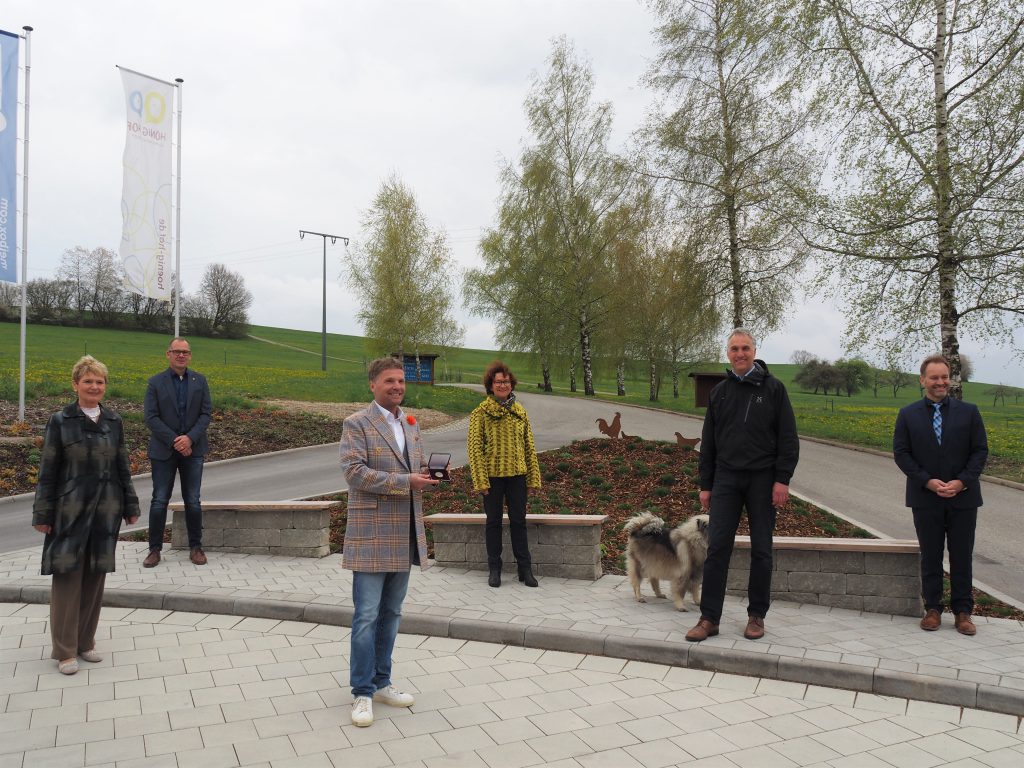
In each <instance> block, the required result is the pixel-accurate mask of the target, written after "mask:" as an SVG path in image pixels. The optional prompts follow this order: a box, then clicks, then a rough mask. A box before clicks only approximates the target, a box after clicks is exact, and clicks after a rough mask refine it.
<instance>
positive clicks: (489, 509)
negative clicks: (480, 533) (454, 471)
mask: <svg viewBox="0 0 1024 768" xmlns="http://www.w3.org/2000/svg"><path fill="white" fill-rule="evenodd" d="M488 480H489V481H490V483H491V487H490V489H489V490H488V491H487V493H486V494H485V495H484V513H485V514H486V515H487V527H486V529H485V530H484V542H485V543H486V545H487V565H488V566H489V567H491V568H501V549H502V547H501V525H502V517H504V511H505V510H504V507H505V503H506V502H508V532H509V537H510V538H511V539H512V554H513V555H515V558H516V563H518V564H519V565H521V566H522V565H530V564H531V560H530V545H529V542H528V541H527V539H526V475H515V476H513V477H491V478H488Z"/></svg>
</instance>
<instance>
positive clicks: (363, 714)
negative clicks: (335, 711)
mask: <svg viewBox="0 0 1024 768" xmlns="http://www.w3.org/2000/svg"><path fill="white" fill-rule="evenodd" d="M352 725H358V726H359V727H360V728H365V727H366V726H368V725H373V701H371V700H370V697H369V696H356V699H355V701H353V702H352Z"/></svg>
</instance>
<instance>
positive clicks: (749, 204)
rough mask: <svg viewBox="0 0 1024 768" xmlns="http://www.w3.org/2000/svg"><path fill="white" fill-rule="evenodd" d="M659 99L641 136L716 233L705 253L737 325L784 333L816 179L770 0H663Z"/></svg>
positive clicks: (683, 203)
mask: <svg viewBox="0 0 1024 768" xmlns="http://www.w3.org/2000/svg"><path fill="white" fill-rule="evenodd" d="M653 5H654V9H655V11H656V13H657V14H658V16H659V18H660V21H661V24H660V26H659V27H658V28H657V29H656V30H655V33H654V35H655V40H656V42H657V45H658V48H659V54H658V56H657V58H656V59H655V61H654V63H653V65H652V67H651V70H650V72H649V74H648V83H649V84H650V85H651V86H653V87H654V88H655V89H657V90H658V91H660V92H661V93H662V94H663V101H662V104H661V109H660V111H659V113H658V114H657V116H656V117H655V119H654V120H653V122H652V124H651V126H650V127H649V129H648V136H649V139H650V146H651V155H652V161H653V163H654V166H655V168H656V171H655V173H656V175H657V176H658V177H659V178H661V179H663V180H665V181H667V182H668V183H669V185H670V188H671V189H672V191H673V193H674V194H675V195H676V197H677V200H678V203H679V205H680V207H681V209H682V210H683V211H684V212H685V213H686V215H688V216H690V217H691V219H692V220H694V221H696V222H701V223H706V224H707V225H708V226H711V227H713V228H714V230H715V236H714V237H712V238H710V239H709V241H708V245H707V250H706V251H705V254H704V259H705V261H706V264H707V267H708V269H709V270H710V277H711V280H712V281H713V284H714V285H715V286H716V296H717V301H718V303H719V305H720V309H721V314H722V315H723V317H729V318H731V323H732V327H741V326H746V327H752V328H756V329H758V330H759V331H761V332H765V331H770V330H773V329H775V328H777V327H779V325H780V323H781V321H782V318H783V316H784V314H785V310H786V305H787V301H788V299H789V297H790V295H791V293H792V290H793V285H794V280H795V278H796V275H797V273H798V272H799V270H800V268H801V266H802V264H803V263H804V261H805V258H806V256H807V247H806V246H805V244H804V240H803V238H802V237H800V233H799V225H800V223H801V222H802V220H803V217H804V211H805V209H806V206H807V203H808V200H809V199H810V198H811V197H812V196H813V192H814V187H815V183H816V178H817V170H816V164H815V158H814V155H813V153H812V152H811V151H810V150H809V149H808V148H806V147H805V146H804V144H803V136H804V133H805V132H806V131H807V129H808V127H809V125H810V121H811V116H812V114H813V105H812V104H811V103H810V102H809V101H808V100H807V99H806V98H805V97H804V93H803V91H802V90H801V81H800V77H799V74H800V72H801V70H802V63H801V61H800V59H799V58H798V57H796V56H794V49H793V46H792V45H791V44H789V41H788V40H787V37H786V36H785V35H784V31H785V29H786V26H787V15H786V13H785V9H784V8H783V7H782V4H781V3H780V2H774V0H686V1H685V2H675V1H673V0H658V1H657V2H654V3H653Z"/></svg>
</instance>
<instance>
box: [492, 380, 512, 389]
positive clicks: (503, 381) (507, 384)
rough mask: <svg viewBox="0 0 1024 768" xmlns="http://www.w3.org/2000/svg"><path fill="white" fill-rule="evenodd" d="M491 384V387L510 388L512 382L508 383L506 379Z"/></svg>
mask: <svg viewBox="0 0 1024 768" xmlns="http://www.w3.org/2000/svg"><path fill="white" fill-rule="evenodd" d="M491 384H492V386H495V387H505V386H509V387H511V386H512V382H511V381H509V380H508V379H495V380H494V381H493V382H491Z"/></svg>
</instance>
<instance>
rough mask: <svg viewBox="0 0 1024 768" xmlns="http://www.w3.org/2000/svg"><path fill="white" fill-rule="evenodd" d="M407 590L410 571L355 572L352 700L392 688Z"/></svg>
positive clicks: (350, 672)
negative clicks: (396, 642) (396, 650)
mask: <svg viewBox="0 0 1024 768" xmlns="http://www.w3.org/2000/svg"><path fill="white" fill-rule="evenodd" d="M408 589H409V571H398V572H390V573H369V572H366V571H353V573H352V602H353V604H354V611H353V615H352V635H351V653H350V654H349V683H350V684H351V686H352V696H353V698H354V697H356V696H370V697H372V696H373V694H375V693H376V692H377V691H378V690H380V689H381V688H387V687H388V686H389V685H391V653H392V651H393V650H394V647H395V638H397V637H398V623H399V621H401V618H402V601H403V600H405V593H406V592H407V591H408Z"/></svg>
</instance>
